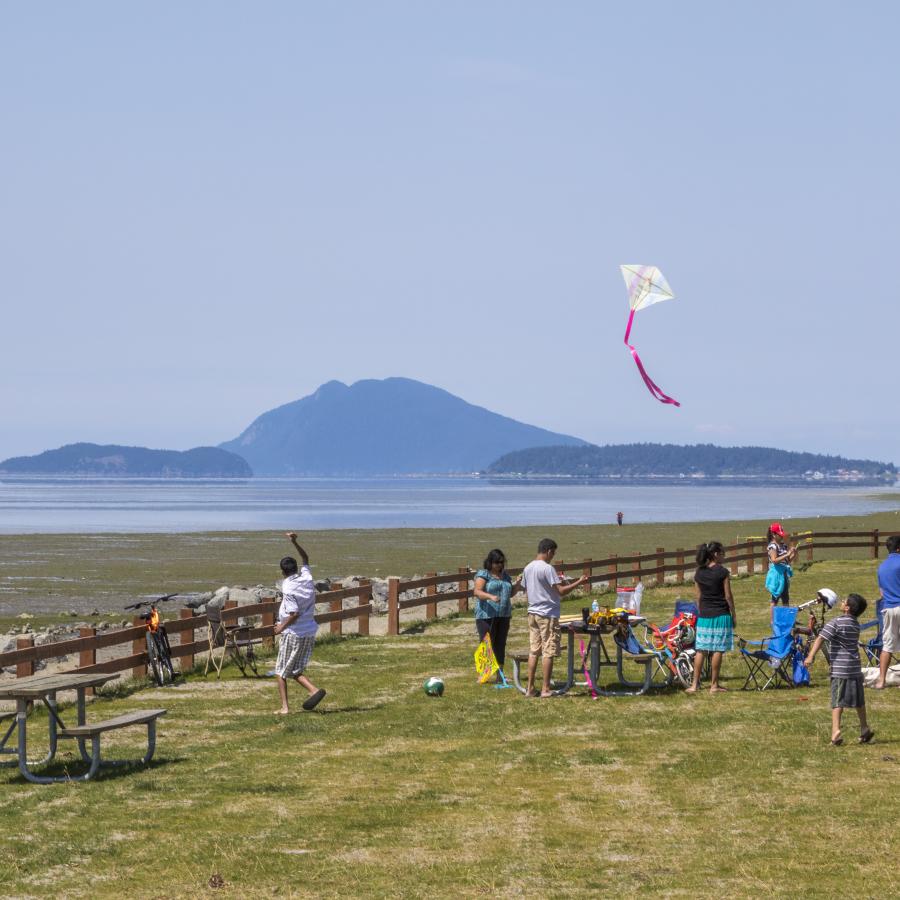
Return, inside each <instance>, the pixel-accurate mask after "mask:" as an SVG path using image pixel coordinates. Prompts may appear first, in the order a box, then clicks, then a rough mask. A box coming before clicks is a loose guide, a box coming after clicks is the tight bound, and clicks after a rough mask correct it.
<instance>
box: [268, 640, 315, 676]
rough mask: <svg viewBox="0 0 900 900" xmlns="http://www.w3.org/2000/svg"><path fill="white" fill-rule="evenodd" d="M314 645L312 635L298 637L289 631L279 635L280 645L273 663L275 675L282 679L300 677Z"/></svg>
mask: <svg viewBox="0 0 900 900" xmlns="http://www.w3.org/2000/svg"><path fill="white" fill-rule="evenodd" d="M315 643H316V636H315V635H314V634H310V635H305V636H304V637H300V636H299V635H296V634H294V633H293V632H291V631H285V632H283V633H282V635H281V643H280V644H279V645H278V662H276V663H275V674H276V675H280V676H281V677H282V678H293V677H294V676H296V675H302V674H303V671H304V669H306V667H307V665H308V664H309V660H310V657H312V652H313V646H314V645H315Z"/></svg>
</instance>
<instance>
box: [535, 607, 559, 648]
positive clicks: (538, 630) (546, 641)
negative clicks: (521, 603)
mask: <svg viewBox="0 0 900 900" xmlns="http://www.w3.org/2000/svg"><path fill="white" fill-rule="evenodd" d="M559 647H560V631H559V619H550V618H548V617H547V616H536V615H535V614H534V613H528V651H529V653H531V655H532V656H543V657H550V656H559Z"/></svg>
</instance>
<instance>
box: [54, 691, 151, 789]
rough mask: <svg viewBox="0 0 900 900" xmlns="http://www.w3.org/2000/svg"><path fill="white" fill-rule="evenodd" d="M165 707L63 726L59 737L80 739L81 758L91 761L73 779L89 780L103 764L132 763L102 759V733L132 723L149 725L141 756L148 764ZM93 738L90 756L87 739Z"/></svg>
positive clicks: (144, 763)
mask: <svg viewBox="0 0 900 900" xmlns="http://www.w3.org/2000/svg"><path fill="white" fill-rule="evenodd" d="M165 714H166V710H164V709H145V710H142V711H139V712H133V713H125V714H124V715H121V716H116V717H115V718H114V719H107V720H106V721H105V722H92V723H90V724H85V725H76V726H74V727H73V728H63V729H61V730H60V731H59V733H58V737H61V738H74V739H75V740H77V741H78V748H79V750H80V751H81V758H82V759H83V760H84V761H85V762H87V763H90V766H91V767H90V769H89V770H88V771H87V772H86V773H85V774H84V775H82V776H80V778H77V779H72V780H73V781H87V780H88V779H89V778H93V777H94V775H96V774H97V770H98V769H99V768H100V766H101V765H104V766H126V765H131V764H132V763H131V762H130V761H129V760H123V759H117V760H107V761H106V762H102V761H101V759H100V735H101V734H103V733H104V732H106V731H115V730H116V729H118V728H128V727H129V726H131V725H146V726H147V752H146V753H145V754H144V756H143V757H142V758H141V763H142V764H143V765H146V764H147V763H148V762H150V760H151V759H153V753H154V751H155V750H156V720H157V719H158V718H159V717H160V716H164V715H165ZM88 738H90V739H91V754H90V756H88V754H87V748H86V746H85V744H86V742H87V739H88Z"/></svg>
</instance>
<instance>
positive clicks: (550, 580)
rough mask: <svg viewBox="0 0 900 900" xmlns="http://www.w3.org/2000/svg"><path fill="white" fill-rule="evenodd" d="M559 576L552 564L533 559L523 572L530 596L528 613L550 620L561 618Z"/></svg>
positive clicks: (526, 589)
mask: <svg viewBox="0 0 900 900" xmlns="http://www.w3.org/2000/svg"><path fill="white" fill-rule="evenodd" d="M559 580H560V579H559V575H557V574H556V569H554V568H553V566H551V565H550V563H547V562H544V560H542V559H533V560H532V561H531V562H530V563H528V565H527V566H525V571H524V572H522V582H523V584H524V585H525V593H526V594H528V612H530V613H533V614H534V615H536V616H546V617H547V618H550V619H558V618H559V601H560V597H559V591H558V590H557V589H556V585H558V584H559Z"/></svg>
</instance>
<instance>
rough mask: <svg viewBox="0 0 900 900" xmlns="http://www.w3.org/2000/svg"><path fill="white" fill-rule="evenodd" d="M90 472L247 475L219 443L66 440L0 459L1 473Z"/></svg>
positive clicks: (112, 474) (238, 460) (240, 461)
mask: <svg viewBox="0 0 900 900" xmlns="http://www.w3.org/2000/svg"><path fill="white" fill-rule="evenodd" d="M4 474H5V475H36V476H48V475H90V476H102V477H128V478H249V477H250V476H252V475H253V471H252V470H251V468H250V466H249V465H247V462H246V460H244V459H242V458H241V457H240V456H238V455H237V454H236V453H229V452H228V451H227V450H220V449H219V448H218V447H194V449H193V450H150V449H148V448H147V447H122V446H119V445H118V444H85V443H82V444H67V445H66V446H65V447H58V448H57V449H56V450H45V451H44V452H43V453H39V454H37V455H36V456H14V457H11V458H10V459H6V460H4V461H3V462H0V475H4Z"/></svg>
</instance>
